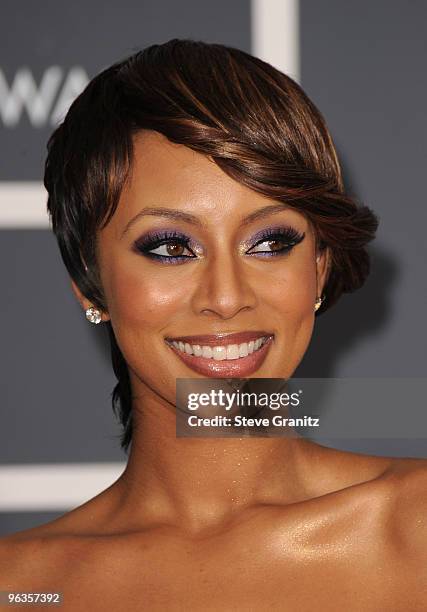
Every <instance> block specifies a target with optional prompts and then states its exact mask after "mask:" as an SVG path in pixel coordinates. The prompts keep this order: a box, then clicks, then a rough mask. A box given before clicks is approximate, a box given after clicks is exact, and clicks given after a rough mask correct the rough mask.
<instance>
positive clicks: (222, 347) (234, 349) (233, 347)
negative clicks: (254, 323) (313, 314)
mask: <svg viewBox="0 0 427 612" xmlns="http://www.w3.org/2000/svg"><path fill="white" fill-rule="evenodd" d="M271 337H272V335H269V336H267V335H266V336H261V337H260V338H257V339H256V340H250V341H249V342H241V343H240V344H232V343H229V344H217V345H213V346H212V345H208V344H205V345H200V344H190V343H189V342H183V341H182V340H173V341H170V340H167V341H166V342H167V344H169V345H172V346H173V347H175V348H176V349H177V350H178V351H180V352H181V353H185V354H187V355H194V356H195V357H201V358H202V359H214V360H216V361H232V360H234V359H242V358H244V357H247V356H248V355H251V354H252V353H254V352H255V351H258V350H259V349H260V348H261V346H263V345H264V344H265V343H266V342H267V340H268V339H269V338H271Z"/></svg>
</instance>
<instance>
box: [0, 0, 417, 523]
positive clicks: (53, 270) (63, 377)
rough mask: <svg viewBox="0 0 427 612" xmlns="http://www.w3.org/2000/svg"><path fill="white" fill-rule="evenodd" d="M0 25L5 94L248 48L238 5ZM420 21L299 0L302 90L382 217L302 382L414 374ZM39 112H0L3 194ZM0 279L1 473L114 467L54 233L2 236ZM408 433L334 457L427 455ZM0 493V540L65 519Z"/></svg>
mask: <svg viewBox="0 0 427 612" xmlns="http://www.w3.org/2000/svg"><path fill="white" fill-rule="evenodd" d="M266 1H267V2H268V0H266ZM0 15H1V18H0V40H1V41H2V42H1V45H2V53H1V56H0V68H1V70H2V71H3V75H4V78H5V79H6V81H7V82H8V83H9V85H10V84H11V83H12V81H13V78H14V76H15V75H16V72H17V71H18V70H22V67H28V68H29V70H30V71H31V73H32V74H33V77H34V79H35V81H36V82H40V79H41V78H42V76H43V74H44V73H45V71H46V69H47V68H48V67H50V66H59V67H60V68H61V70H62V73H61V75H62V77H61V78H62V81H61V83H62V85H63V84H64V83H65V81H66V79H67V75H69V74H70V71H72V70H74V68H75V67H76V66H79V67H83V68H84V69H85V70H86V72H87V75H88V76H89V77H92V76H94V75H95V74H96V73H97V72H98V71H99V70H101V69H102V68H103V67H104V66H106V65H108V64H109V63H111V62H112V61H115V60H117V59H119V58H120V57H122V56H124V55H126V54H128V53H131V52H133V51H134V50H136V49H137V48H138V47H142V46H146V45H148V44H151V43H155V42H157V43H158V42H163V41H166V40H168V39H169V38H172V37H190V38H196V39H202V40H206V41H208V42H222V43H225V44H231V45H233V46H237V47H240V48H241V49H243V50H246V51H251V50H252V44H251V5H250V2H249V1H247V0H234V2H232V3H231V2H228V1H227V2H225V1H224V0H217V1H216V2H215V3H210V2H200V1H198V0H185V1H181V2H179V3H177V2H174V0H156V2H146V1H141V0H138V1H136V0H123V1H122V2H121V3H120V4H114V3H112V4H108V3H103V2H99V1H93V2H90V3H88V2H82V1H81V0H75V1H74V2H73V3H70V4H67V3H66V2H53V1H52V2H51V1H46V0H44V1H41V2H38V3H28V2H22V1H17V0H15V1H14V2H13V3H12V2H11V1H3V2H2V5H1V8H0ZM426 23H427V3H425V2H422V1H421V0H419V1H415V0H412V1H408V0H393V1H389V0H376V2H369V1H368V0H361V1H360V2H358V3H348V2H346V3H343V2H340V1H339V0H329V1H328V2H317V1H316V0H300V56H301V83H302V85H303V87H304V89H305V90H306V92H307V93H308V94H309V96H310V97H311V98H312V99H313V101H314V102H315V103H316V104H317V105H318V107H319V108H320V110H321V111H322V112H323V114H324V116H325V118H326V120H327V122H328V125H329V127H330V130H331V132H332V135H333V137H334V139H335V142H336V145H337V148H338V152H339V154H340V156H341V160H342V162H343V166H344V171H345V178H346V183H347V186H348V188H349V190H350V192H352V193H353V194H355V195H357V196H358V197H359V198H360V199H362V200H364V201H365V202H366V203H367V204H369V205H371V206H372V207H373V208H374V209H375V211H376V212H377V213H378V214H379V216H380V231H379V235H378V239H377V241H376V244H375V247H373V248H372V256H373V270H372V274H371V276H370V278H369V280H368V283H367V284H366V286H365V288H364V289H362V290H361V291H359V292H358V293H356V294H354V295H352V296H345V297H343V298H342V300H341V302H340V303H339V304H338V305H337V306H336V307H334V308H333V309H332V310H331V311H330V312H329V313H326V314H325V315H324V316H322V317H320V318H319V319H318V321H317V324H316V331H315V335H314V337H313V342H312V344H311V347H310V349H309V351H308V353H307V355H306V357H305V359H304V361H303V363H302V364H301V366H300V367H299V369H298V372H297V375H298V376H300V377H307V376H313V377H331V376H335V377H363V376H368V377H377V376H378V377H393V378H396V377H425V376H426V348H425V346H426V331H425V323H424V316H425V312H426V306H427V299H426V297H427V292H426V285H427V283H426V275H425V264H426V251H427V247H426V244H427V242H426V238H425V231H426V230H425V228H426V227H427V210H426V206H425V203H424V199H425V195H424V188H423V187H424V185H423V183H424V172H425V167H426V141H427V139H426V125H427V123H426V114H427V111H426V109H427V95H426V94H427V84H426V81H425V77H424V75H425V65H426V59H427V58H426V55H427V54H426V27H425V24H426ZM77 76H78V75H77ZM0 94H1V88H0ZM55 95H56V99H57V98H58V97H59V96H60V95H61V87H58V90H57V92H56V94H55ZM0 99H1V96H0ZM3 102H4V98H3ZM54 106H55V105H54V104H52V109H54ZM51 115H52V112H51V113H50V114H49V115H48V116H47V118H46V120H45V121H44V122H43V120H42V119H40V125H38V126H34V124H33V123H32V122H31V121H30V120H29V119H28V113H26V112H25V111H24V112H23V113H22V114H21V115H20V117H19V120H18V121H16V123H15V125H10V122H11V120H10V118H9V119H7V117H6V121H5V115H4V108H3V109H2V114H1V117H0V139H1V140H0V142H1V148H0V155H1V163H0V181H36V180H40V179H41V177H42V171H43V168H42V166H43V161H44V156H45V143H46V140H47V138H48V135H49V134H50V132H51V130H52V124H51V119H52V117H51ZM7 122H9V125H7ZM0 204H1V202H0ZM3 204H4V203H3ZM0 272H1V278H2V299H1V302H0V309H1V317H0V334H1V336H0V337H1V342H2V351H1V357H0V359H1V365H2V368H1V374H0V385H1V401H2V413H1V423H2V427H1V429H0V467H1V465H3V466H8V465H21V464H22V465H23V466H25V465H28V464H34V463H37V464H38V463H43V464H50V463H52V464H55V463H58V462H59V463H76V464H78V463H81V462H83V463H86V462H87V463H90V462H98V463H99V462H111V461H124V460H125V456H124V454H123V452H122V451H121V450H120V448H119V442H118V434H119V427H118V425H117V424H116V422H115V419H114V417H113V413H112V410H111V398H110V396H111V391H112V389H113V386H114V383H115V379H114V376H113V374H112V371H111V368H110V361H109V354H108V347H107V343H106V336H105V334H104V330H103V329H102V326H91V325H90V324H89V323H87V322H86V321H85V320H84V317H83V315H82V311H81V309H80V307H79V306H78V304H77V302H76V300H75V298H74V296H73V295H72V293H71V291H70V289H69V281H68V277H67V274H66V272H65V268H64V267H63V264H62V262H61V260H60V257H59V252H58V249H57V246H56V242H55V239H54V237H53V235H52V234H51V233H50V231H48V230H45V229H1V228H0ZM423 407H424V406H422V405H421V404H420V409H421V408H423ZM419 436H420V437H419V439H411V440H398V439H396V440H378V441H375V440H359V441H357V440H356V441H355V440H345V441H342V442H341V444H340V442H339V441H335V442H334V444H335V445H336V446H337V447H339V448H347V449H348V450H356V451H359V452H370V453H373V454H386V455H399V456H400V455H401V456H427V440H426V432H425V431H420V432H419ZM1 494H2V492H1V490H0V534H1V533H7V532H13V531H16V530H18V529H23V528H25V527H27V526H32V525H35V524H38V523H41V522H44V521H46V520H49V519H50V518H53V517H54V516H58V515H59V514H62V512H61V511H55V512H53V511H52V512H44V511H42V510H40V511H38V512H32V511H29V510H25V511H24V510H22V509H21V511H14V510H13V509H9V510H5V509H4V508H3V511H2V506H1ZM16 510H19V509H16Z"/></svg>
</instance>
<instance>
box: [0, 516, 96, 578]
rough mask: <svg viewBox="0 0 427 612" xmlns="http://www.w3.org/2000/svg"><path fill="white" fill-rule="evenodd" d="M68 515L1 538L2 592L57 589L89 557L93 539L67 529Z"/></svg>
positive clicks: (74, 530) (0, 566)
mask: <svg viewBox="0 0 427 612" xmlns="http://www.w3.org/2000/svg"><path fill="white" fill-rule="evenodd" d="M69 514H72V513H67V514H65V515H63V517H60V518H58V519H55V520H54V521H51V522H49V523H45V524H44V525H40V526H38V527H34V528H31V529H25V530H23V531H19V532H17V533H14V534H11V535H8V536H6V537H2V538H0V577H1V588H2V589H11V590H16V589H18V590H25V589H26V588H27V586H28V587H29V589H30V590H31V589H34V588H35V587H36V586H37V587H38V588H44V589H52V588H55V586H56V588H57V585H58V584H63V583H64V581H65V580H66V579H67V578H68V577H70V576H72V575H73V574H74V572H75V570H76V568H78V567H79V565H80V564H81V563H82V562H84V561H85V559H88V558H89V557H90V553H91V550H92V549H93V538H88V537H85V536H84V535H82V534H79V533H78V531H77V530H76V529H72V528H69V525H70V518H69ZM71 524H72V522H71Z"/></svg>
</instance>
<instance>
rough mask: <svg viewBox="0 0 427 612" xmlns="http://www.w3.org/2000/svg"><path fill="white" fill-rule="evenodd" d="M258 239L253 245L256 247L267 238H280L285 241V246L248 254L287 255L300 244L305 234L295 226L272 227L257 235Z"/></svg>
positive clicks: (279, 239)
mask: <svg viewBox="0 0 427 612" xmlns="http://www.w3.org/2000/svg"><path fill="white" fill-rule="evenodd" d="M255 238H257V241H256V242H255V244H254V245H253V246H252V247H251V249H252V248H254V247H256V246H258V245H259V244H262V243H263V242H266V241H267V240H278V241H280V242H283V243H284V244H285V246H284V247H283V248H282V249H280V250H278V251H255V252H254V253H247V254H248V255H261V254H262V256H267V257H275V256H277V255H285V254H286V253H288V252H289V251H290V250H291V249H292V248H293V247H294V246H296V245H297V244H299V243H300V242H301V241H302V240H304V238H305V234H304V233H301V232H298V231H297V230H296V229H294V228H293V227H272V228H269V229H267V230H263V231H262V232H260V233H259V234H257V235H256V236H255Z"/></svg>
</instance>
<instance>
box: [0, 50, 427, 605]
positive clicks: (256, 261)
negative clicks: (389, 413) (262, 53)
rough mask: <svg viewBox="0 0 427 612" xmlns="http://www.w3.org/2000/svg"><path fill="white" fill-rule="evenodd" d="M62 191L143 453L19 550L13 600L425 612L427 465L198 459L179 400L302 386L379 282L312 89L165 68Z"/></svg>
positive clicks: (53, 180)
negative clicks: (322, 327) (213, 385)
mask: <svg viewBox="0 0 427 612" xmlns="http://www.w3.org/2000/svg"><path fill="white" fill-rule="evenodd" d="M45 185H46V188H47V190H48V193H49V201H48V209H49V213H50V214H51V217H52V223H53V229H54V232H55V234H56V236H57V239H58V243H59V247H60V250H61V254H62V257H63V259H64V262H65V265H66V267H67V269H68V272H69V274H70V276H71V279H72V280H71V283H72V288H73V291H74V293H75V295H76V297H77V299H78V300H79V302H80V304H81V306H82V309H83V312H85V313H86V317H87V318H88V320H89V321H90V322H92V323H95V324H96V323H99V322H103V323H104V324H105V325H107V327H108V329H109V332H110V338H111V345H112V360H113V366H114V370H115V373H116V375H117V377H118V381H119V382H118V385H117V387H116V388H115V390H114V393H113V404H114V406H116V407H117V408H118V410H119V415H120V419H121V422H122V424H123V428H124V430H123V438H122V446H123V448H124V449H125V450H127V449H128V447H129V446H130V452H129V457H128V462H127V467H126V470H125V471H124V473H123V474H122V476H121V477H120V478H119V479H118V480H117V481H116V482H114V483H113V484H112V485H111V486H110V487H109V488H108V489H106V490H105V491H103V492H102V493H101V494H99V495H97V496H96V497H95V498H93V499H91V500H90V501H88V502H87V503H85V504H83V505H82V506H80V507H78V508H76V509H75V510H73V511H71V512H68V513H67V514H65V515H64V516H62V517H60V518H59V519H57V520H55V521H52V522H50V523H48V524H45V525H42V526H40V527H37V528H34V529H30V530H26V531H23V532H20V533H17V534H14V535H12V536H9V537H7V538H4V539H3V540H2V543H1V567H2V579H1V583H0V586H1V588H2V589H3V590H6V589H7V590H19V591H26V590H31V591H33V592H34V591H51V592H52V591H56V592H58V591H59V592H61V593H63V606H64V609H65V610H88V609H91V610H292V611H306V610H310V611H312V610H327V611H331V610H337V611H338V610H339V611H342V610H344V609H346V610H357V611H361V610H363V611H370V610H372V611H374V610H375V611H376V612H378V611H384V612H386V611H387V612H391V611H393V612H396V611H405V612H408V611H409V610H411V611H418V610H419V611H421V610H425V609H426V608H427V597H426V591H425V589H426V586H425V585H426V584H427V569H426V568H427V553H426V542H427V533H426V525H425V516H426V511H427V499H426V495H425V491H426V485H427V470H426V462H425V461H423V460H417V459H409V458H405V459H394V458H392V457H376V456H367V455H359V454H355V453H349V452H343V451H339V450H334V449H331V448H326V447H322V446H320V445H318V444H316V443H314V442H312V441H310V440H308V439H305V438H302V437H299V436H294V437H270V438H265V437H256V436H253V437H236V438H227V439H225V438H220V437H218V438H210V439H197V438H179V437H176V431H175V423H176V422H175V409H176V401H175V383H176V379H177V378H194V379H197V378H199V379H208V378H209V377H210V378H213V377H227V378H229V379H233V378H237V377H246V378H251V377H252V378H278V379H283V378H288V377H291V376H292V374H293V372H294V371H295V369H296V367H297V366H298V364H299V363H300V361H301V359H302V357H303V355H304V353H305V351H306V350H307V347H308V345H309V342H310V338H311V335H312V331H313V326H314V321H315V316H316V315H319V314H321V313H322V312H324V311H325V310H326V309H328V308H330V307H331V306H332V305H333V304H334V303H335V302H336V301H337V300H338V299H339V297H340V295H341V294H342V293H343V292H350V291H354V290H355V289H357V288H359V287H360V286H361V285H362V284H363V282H364V280H365V278H366V276H367V274H368V271H369V259H368V255H367V252H366V250H365V247H366V244H367V243H368V242H369V241H370V240H371V239H372V238H373V237H374V234H375V230H376V227H377V219H376V217H375V215H374V214H373V213H372V211H370V210H369V209H368V208H367V207H363V206H360V205H357V204H356V203H355V202H353V200H352V199H351V198H349V197H348V196H346V195H345V193H344V188H343V184H342V179H341V172H340V167H339V163H338V160H337V156H336V153H335V150H334V146H333V143H332V140H331V137H330V135H329V133H328V130H327V128H326V126H325V123H324V120H323V118H322V117H321V115H320V114H319V112H318V111H317V109H316V108H315V107H314V105H313V104H312V103H311V102H310V100H309V99H308V98H307V97H306V95H305V94H304V93H303V92H302V90H301V88H300V87H299V86H298V85H297V84H296V83H295V82H293V81H292V80H291V79H290V78H288V77H287V76H285V75H284V74H282V73H280V72H279V71H277V70H276V69H274V68H273V67H272V66H270V65H269V64H266V63H265V62H263V61H261V60H259V59H257V58H254V57H252V56H250V55H248V54H246V53H244V52H242V51H239V50H237V49H234V48H229V47H225V46H222V45H215V44H206V43H202V42H195V41H189V40H178V39H174V40H171V41H169V42H167V43H165V44H162V45H153V46H151V47H148V48H146V49H145V50H143V51H141V52H139V53H137V54H135V55H133V56H132V57H130V58H128V59H126V60H124V61H122V62H120V63H117V64H115V65H113V66H111V67H110V68H108V69H106V70H105V71H103V72H102V73H101V74H99V75H98V76H97V77H95V78H94V79H93V80H92V81H91V83H90V84H89V85H88V87H87V88H86V90H85V91H84V92H83V93H82V94H81V95H80V96H79V97H78V98H77V99H76V100H75V102H74V103H73V104H72V106H71V108H70V110H69V112H68V114H67V116H66V118H65V120H64V122H63V123H62V125H60V126H59V127H58V129H57V130H56V131H55V132H54V134H53V136H52V137H51V140H50V142H49V146H48V158H47V163H46V174H45ZM260 338H261V341H260V340H259V339H260ZM257 340H258V342H257ZM236 347H237V349H236ZM236 350H237V351H238V354H237V353H236ZM248 353H250V354H248ZM88 410H90V406H88ZM130 443H131V444H130Z"/></svg>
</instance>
